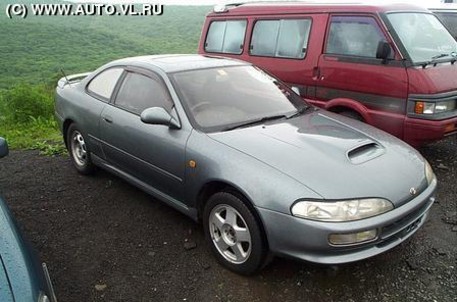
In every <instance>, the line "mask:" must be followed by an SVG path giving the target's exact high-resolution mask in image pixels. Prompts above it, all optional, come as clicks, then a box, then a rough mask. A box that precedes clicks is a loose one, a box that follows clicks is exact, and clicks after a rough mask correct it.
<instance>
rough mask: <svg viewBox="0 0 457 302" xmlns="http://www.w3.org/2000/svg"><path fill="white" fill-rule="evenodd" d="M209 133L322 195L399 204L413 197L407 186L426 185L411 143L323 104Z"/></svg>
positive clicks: (420, 162) (422, 164) (421, 160)
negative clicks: (323, 107)
mask: <svg viewBox="0 0 457 302" xmlns="http://www.w3.org/2000/svg"><path fill="white" fill-rule="evenodd" d="M210 137H211V138H212V139H214V140H216V141H218V142H220V143H223V144H225V145H227V146H229V147H231V148H234V149H236V150H238V151H239V152H243V153H245V154H248V155H250V156H251V157H253V158H255V159H257V160H259V161H262V162H263V163H265V164H266V165H269V166H271V167H272V168H274V169H277V170H279V171H281V172H282V173H284V174H286V175H288V176H289V177H291V178H293V179H295V180H297V181H299V182H301V183H302V184H303V185H305V186H306V187H307V188H309V189H311V190H313V191H314V192H316V193H317V194H319V195H320V196H322V198H324V199H329V200H335V199H347V198H363V197H382V198H387V199H389V200H390V201H392V202H393V203H394V205H395V206H400V205H402V204H403V203H405V202H407V201H408V200H410V199H411V198H412V196H411V194H410V190H411V188H415V189H416V190H417V191H418V192H419V191H421V190H423V189H425V187H426V180H425V161H424V159H423V158H422V156H421V155H420V154H419V153H418V152H417V151H415V150H414V149H413V148H412V147H410V146H408V145H407V144H405V143H404V142H402V141H400V140H398V139H396V138H394V137H393V136H391V135H389V134H387V133H385V132H383V131H381V130H378V129H375V128H374V127H371V126H369V125H366V124H363V123H360V122H358V121H354V120H350V119H347V118H345V117H341V116H339V115H336V114H333V113H330V112H326V111H323V110H316V111H314V112H312V113H309V114H305V115H302V116H299V117H296V118H292V119H289V120H280V121H276V122H274V123H269V124H267V125H259V126H254V127H248V128H241V129H236V130H232V131H226V132H220V133H214V134H210ZM272 185H273V184H272ZM303 197H304V198H306V196H303Z"/></svg>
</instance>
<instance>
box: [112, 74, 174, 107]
mask: <svg viewBox="0 0 457 302" xmlns="http://www.w3.org/2000/svg"><path fill="white" fill-rule="evenodd" d="M114 104H115V105H116V106H118V107H121V108H123V109H126V110H128V111H130V112H133V113H136V114H140V113H141V112H142V111H143V110H144V109H146V108H150V107H163V108H165V110H167V111H170V110H171V107H172V101H171V100H170V98H169V96H168V93H167V92H166V90H165V88H164V87H163V86H162V85H161V84H160V83H159V82H158V81H156V80H154V79H152V78H150V77H147V76H144V75H141V74H138V73H132V72H129V73H128V74H127V76H126V77H125V79H124V82H123V83H122V86H121V87H120V89H119V92H118V93H117V96H116V101H115V102H114Z"/></svg>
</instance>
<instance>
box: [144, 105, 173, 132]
mask: <svg viewBox="0 0 457 302" xmlns="http://www.w3.org/2000/svg"><path fill="white" fill-rule="evenodd" d="M140 117H141V121H142V122H143V123H145V124H151V125H165V126H168V127H170V128H175V129H179V128H181V125H180V124H179V122H178V121H177V120H175V119H174V118H173V117H172V116H171V115H170V114H169V113H168V112H167V111H166V110H165V109H163V108H162V107H152V108H147V109H145V110H144V111H143V112H141V116H140Z"/></svg>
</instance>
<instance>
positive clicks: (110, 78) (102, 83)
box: [87, 68, 124, 101]
mask: <svg viewBox="0 0 457 302" xmlns="http://www.w3.org/2000/svg"><path fill="white" fill-rule="evenodd" d="M123 71H124V69H122V68H110V69H107V70H105V71H102V72H101V73H100V74H98V75H97V76H96V77H95V78H93V79H92V81H91V82H90V83H89V85H88V86H87V90H88V91H89V92H91V93H93V94H95V95H97V96H98V97H101V98H102V99H105V100H106V101H108V100H109V99H110V98H111V94H112V93H113V90H114V87H115V86H116V83H117V81H118V80H119V77H120V76H121V74H122V72H123Z"/></svg>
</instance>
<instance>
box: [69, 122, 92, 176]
mask: <svg viewBox="0 0 457 302" xmlns="http://www.w3.org/2000/svg"><path fill="white" fill-rule="evenodd" d="M67 146H68V152H69V153H70V157H71V160H72V162H73V165H74V166H75V168H76V170H78V172H79V173H81V174H91V173H93V172H94V171H95V166H94V164H93V163H92V160H91V157H90V151H89V148H88V146H87V144H86V139H85V137H84V135H83V134H82V132H81V131H80V130H79V129H78V126H77V125H76V124H72V125H70V127H69V128H68V131H67Z"/></svg>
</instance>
